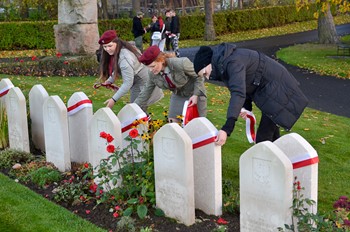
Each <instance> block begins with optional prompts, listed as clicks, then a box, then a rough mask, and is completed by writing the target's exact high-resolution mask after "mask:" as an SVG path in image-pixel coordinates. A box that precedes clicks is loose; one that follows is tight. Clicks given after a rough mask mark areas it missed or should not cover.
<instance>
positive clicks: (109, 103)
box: [104, 98, 115, 109]
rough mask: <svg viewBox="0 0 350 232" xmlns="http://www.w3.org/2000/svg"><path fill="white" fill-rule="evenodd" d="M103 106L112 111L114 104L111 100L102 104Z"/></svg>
mask: <svg viewBox="0 0 350 232" xmlns="http://www.w3.org/2000/svg"><path fill="white" fill-rule="evenodd" d="M104 104H107V105H106V107H109V108H111V109H112V107H113V106H114V104H115V102H114V100H113V99H112V98H110V99H108V100H107V101H105V102H104Z"/></svg>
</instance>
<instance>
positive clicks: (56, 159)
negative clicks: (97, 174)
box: [43, 96, 71, 172]
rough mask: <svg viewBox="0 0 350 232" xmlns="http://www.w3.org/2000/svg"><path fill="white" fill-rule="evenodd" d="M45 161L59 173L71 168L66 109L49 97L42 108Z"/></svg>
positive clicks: (61, 103)
mask: <svg viewBox="0 0 350 232" xmlns="http://www.w3.org/2000/svg"><path fill="white" fill-rule="evenodd" d="M43 113H44V135H45V150H46V161H47V162H51V163H53V164H54V165H55V166H56V167H57V168H58V169H59V170H60V171H61V172H64V171H68V170H70V168H71V161H70V151H69V134H68V119H67V108H66V106H65V105H64V103H63V101H62V100H61V99H60V97H58V96H49V97H48V98H47V99H46V100H45V102H44V106H43Z"/></svg>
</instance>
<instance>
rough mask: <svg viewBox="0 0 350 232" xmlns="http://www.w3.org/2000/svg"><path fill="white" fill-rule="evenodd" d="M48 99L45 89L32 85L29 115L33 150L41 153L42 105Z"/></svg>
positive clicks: (42, 137) (43, 137)
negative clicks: (35, 149)
mask: <svg viewBox="0 0 350 232" xmlns="http://www.w3.org/2000/svg"><path fill="white" fill-rule="evenodd" d="M48 97H49V94H48V93H47V91H46V89H45V88H44V87H43V86H42V85H40V84H38V85H34V86H33V87H32V88H31V90H30V91H29V114H30V121H31V124H30V126H31V135H32V141H33V144H34V146H35V148H37V149H39V150H41V151H43V152H44V151H45V135H44V115H43V105H44V102H45V100H46V99H47V98H48Z"/></svg>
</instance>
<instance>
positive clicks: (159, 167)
mask: <svg viewBox="0 0 350 232" xmlns="http://www.w3.org/2000/svg"><path fill="white" fill-rule="evenodd" d="M153 140H154V142H153V144H154V172H155V187H156V206H157V207H158V208H160V209H162V210H163V211H164V213H165V215H166V216H168V217H170V218H174V219H176V220H178V221H179V222H180V223H183V224H185V225H188V226H189V225H192V224H193V223H194V222H195V207H194V180H193V152H192V141H191V138H190V137H189V136H188V135H187V133H186V132H185V131H184V130H183V129H182V128H181V127H180V126H179V125H178V124H176V123H168V124H166V125H164V126H163V127H162V128H160V129H159V130H158V131H157V133H156V134H155V135H154V139H153Z"/></svg>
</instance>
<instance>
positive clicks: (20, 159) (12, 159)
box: [0, 149, 35, 169]
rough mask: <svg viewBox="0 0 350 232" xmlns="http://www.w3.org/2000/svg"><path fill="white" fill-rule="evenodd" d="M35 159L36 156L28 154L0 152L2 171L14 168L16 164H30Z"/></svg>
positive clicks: (8, 151) (22, 152)
mask: <svg viewBox="0 0 350 232" xmlns="http://www.w3.org/2000/svg"><path fill="white" fill-rule="evenodd" d="M34 158H35V157H34V155H33V154H31V153H28V152H24V151H18V150H14V149H5V150H3V151H1V152H0V169H5V168H12V166H13V165H15V164H16V163H20V164H24V163H28V162H30V161H32V160H34Z"/></svg>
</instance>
